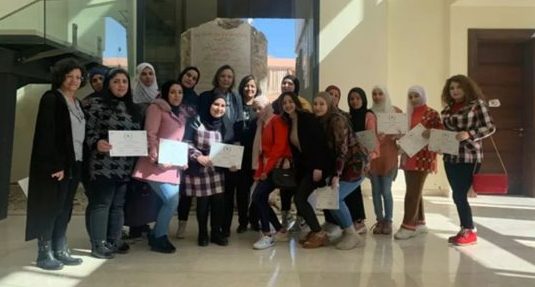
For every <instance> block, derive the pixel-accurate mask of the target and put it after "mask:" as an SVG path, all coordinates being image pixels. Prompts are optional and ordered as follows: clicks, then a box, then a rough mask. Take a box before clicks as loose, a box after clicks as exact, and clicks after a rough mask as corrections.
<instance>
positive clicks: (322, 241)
mask: <svg viewBox="0 0 535 287" xmlns="http://www.w3.org/2000/svg"><path fill="white" fill-rule="evenodd" d="M328 243H329V237H328V236H327V233H326V232H325V231H320V232H314V233H313V234H312V235H311V236H310V238H309V239H308V240H307V241H305V243H303V248H306V249H312V248H318V247H322V246H325V245H327V244H328Z"/></svg>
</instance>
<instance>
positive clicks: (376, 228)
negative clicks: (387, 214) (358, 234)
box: [372, 220, 383, 234]
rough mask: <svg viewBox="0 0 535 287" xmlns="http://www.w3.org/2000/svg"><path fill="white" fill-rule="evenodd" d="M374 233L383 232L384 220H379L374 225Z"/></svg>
mask: <svg viewBox="0 0 535 287" xmlns="http://www.w3.org/2000/svg"><path fill="white" fill-rule="evenodd" d="M372 230H373V231H372V232H373V234H383V221H382V220H379V221H377V222H376V223H375V224H374V225H373V226H372Z"/></svg>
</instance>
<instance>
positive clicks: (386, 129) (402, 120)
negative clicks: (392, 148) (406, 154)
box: [377, 113, 409, 135]
mask: <svg viewBox="0 0 535 287" xmlns="http://www.w3.org/2000/svg"><path fill="white" fill-rule="evenodd" d="M408 129H409V127H408V119H407V114H402V113H377V132H378V133H382V134H385V135H399V134H406V133H407V131H408Z"/></svg>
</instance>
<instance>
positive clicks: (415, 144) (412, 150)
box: [399, 124, 429, 157]
mask: <svg viewBox="0 0 535 287" xmlns="http://www.w3.org/2000/svg"><path fill="white" fill-rule="evenodd" d="M425 130H426V128H425V127H424V126H423V125H422V124H418V125H417V126H415V127H414V128H413V129H412V130H410V131H409V132H408V133H407V134H406V135H404V136H403V137H402V138H401V139H400V140H399V146H400V147H401V149H403V151H404V152H405V153H406V154H407V155H408V156H409V157H413V156H414V155H415V154H417V153H418V152H419V151H420V150H422V149H423V148H424V147H425V146H426V145H428V144H429V139H426V138H424V137H423V136H422V133H423V132H424V131H425Z"/></svg>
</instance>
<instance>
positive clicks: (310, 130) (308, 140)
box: [281, 93, 333, 248]
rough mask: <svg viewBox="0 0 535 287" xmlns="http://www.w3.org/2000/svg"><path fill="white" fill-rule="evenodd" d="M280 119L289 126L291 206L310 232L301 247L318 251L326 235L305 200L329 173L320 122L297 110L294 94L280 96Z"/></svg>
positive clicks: (321, 184)
mask: <svg viewBox="0 0 535 287" xmlns="http://www.w3.org/2000/svg"><path fill="white" fill-rule="evenodd" d="M281 98H282V99H281V100H282V108H283V111H284V113H283V114H282V117H283V119H284V120H285V121H286V123H287V124H288V126H289V127H290V132H289V135H290V137H289V138H290V148H291V150H292V157H293V159H294V163H295V173H296V179H297V186H298V187H297V189H296V193H295V205H296V206H297V212H298V213H299V214H300V215H301V216H302V217H303V218H304V220H305V221H306V223H307V224H308V226H310V229H311V231H310V232H309V233H308V234H307V236H306V237H305V238H304V240H302V241H301V242H300V243H302V244H303V247H304V248H318V247H321V246H324V245H326V244H327V243H328V238H327V233H326V232H325V231H323V230H322V229H321V226H320V224H319V222H318V218H317V217H316V213H315V210H314V207H312V205H310V203H309V202H308V197H309V196H310V194H312V192H313V191H314V189H315V188H317V187H320V186H324V185H325V179H326V177H327V176H328V175H330V174H331V171H332V170H333V166H332V165H330V164H329V159H328V156H329V150H328V147H327V140H326V138H325V131H324V130H323V129H318V127H319V126H320V121H319V119H318V118H316V117H315V116H314V115H313V114H310V113H308V112H305V111H303V110H302V108H301V103H300V102H299V98H298V97H297V95H296V94H294V93H284V94H283V96H282V97H281Z"/></svg>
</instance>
